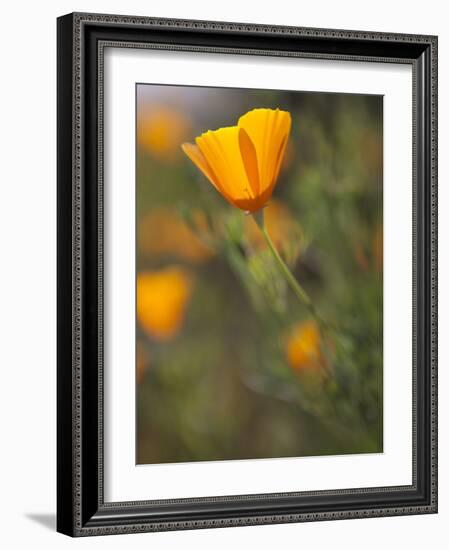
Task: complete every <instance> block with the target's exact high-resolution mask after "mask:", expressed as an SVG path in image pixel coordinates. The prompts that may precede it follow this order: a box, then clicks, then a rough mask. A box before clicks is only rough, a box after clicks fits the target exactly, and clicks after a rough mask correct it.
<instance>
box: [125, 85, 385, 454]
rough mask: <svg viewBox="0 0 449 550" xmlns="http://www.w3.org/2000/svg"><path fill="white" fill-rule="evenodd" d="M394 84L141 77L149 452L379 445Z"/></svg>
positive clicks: (140, 259)
mask: <svg viewBox="0 0 449 550" xmlns="http://www.w3.org/2000/svg"><path fill="white" fill-rule="evenodd" d="M382 153H383V98H382V96H377V95H357V94H332V93H321V92H320V93H313V92H299V91H298V92H297V91H277V90H256V89H233V88H208V87H194V86H164V85H152V84H146V83H142V84H137V85H136V391H137V394H136V395H137V411H136V414H137V434H136V447H137V448H136V456H137V463H138V464H158V463H175V462H195V461H211V460H232V459H256V458H281V457H301V456H320V455H341V454H354V453H379V452H382V450H383V433H382V368H383V365H382V350H383V347H382V333H383V323H382V311H383V299H382V267H383V266H382V263H383V247H382V239H383V237H382V235H383V231H382V190H383V177H382V167H383V160H382Z"/></svg>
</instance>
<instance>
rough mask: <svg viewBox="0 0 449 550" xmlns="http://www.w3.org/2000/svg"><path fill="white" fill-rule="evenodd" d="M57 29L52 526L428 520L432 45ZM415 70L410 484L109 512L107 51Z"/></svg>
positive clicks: (112, 19) (203, 27)
mask: <svg viewBox="0 0 449 550" xmlns="http://www.w3.org/2000/svg"><path fill="white" fill-rule="evenodd" d="M57 28H58V58H57V72H58V75H57V79H58V106H57V108H58V126H57V130H58V168H57V177H58V204H57V208H58V227H57V230H58V248H57V250H58V261H57V265H58V285H57V293H58V296H57V299H58V353H57V357H58V384H57V391H58V400H57V403H58V421H57V434H58V445H57V448H58V468H57V477H58V494H57V530H58V531H60V532H62V533H65V534H67V535H71V536H87V535H103V534H116V533H131V532H143V531H159V530H174V529H196V528H211V527H224V526H239V525H259V524H267V523H284V522H300V521H312V520H329V519H339V518H363V517H373V516H392V515H401V514H418V513H434V512H436V511H437V38H436V37H435V36H422V35H403V34H384V33H375V32H360V31H343V30H328V29H312V28H293V27H272V26H261V25H251V24H238V23H219V22H204V21H181V20H169V19H153V18H147V17H128V16H113V15H96V14H83V13H76V14H69V15H66V16H63V17H60V18H59V19H58V22H57ZM106 43H107V44H111V43H114V44H116V45H117V46H118V47H133V45H134V47H136V44H137V45H138V47H153V48H164V49H169V50H170V49H177V50H186V51H205V52H208V51H214V52H220V51H221V52H223V54H224V55H232V54H242V53H244V54H251V55H270V56H296V57H312V58H319V59H341V60H352V61H354V60H357V61H363V62H367V63H369V62H372V61H375V62H383V63H389V62H390V63H391V62H394V63H407V64H410V65H412V69H413V136H414V143H413V182H411V185H413V197H414V202H413V266H411V268H412V269H413V395H412V396H411V398H412V400H413V483H412V485H410V486H397V487H396V486H395V487H373V488H364V489H347V490H329V491H314V492H303V493H282V494H263V495H260V494H253V495H239V496H232V497H212V496H211V497H205V498H196V499H186V498H180V499H176V500H166V501H142V502H137V503H136V502H116V503H105V502H104V498H103V469H102V465H103V431H102V430H103V408H102V404H103V359H102V349H103V348H102V346H103V342H102V336H103V335H102V326H103V325H102V323H103V318H102V314H103V303H102V299H103V294H102V290H103V286H102V285H103V263H102V261H103V256H102V254H103V249H102V246H103V225H102V221H103V179H102V128H103V126H102V90H103V88H102V86H103V64H102V59H103V58H102V55H103V47H104V45H105V44H106Z"/></svg>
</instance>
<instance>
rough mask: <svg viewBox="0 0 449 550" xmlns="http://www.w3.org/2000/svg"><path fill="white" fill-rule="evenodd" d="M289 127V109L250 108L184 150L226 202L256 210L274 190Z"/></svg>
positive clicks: (185, 146)
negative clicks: (237, 118) (233, 121)
mask: <svg viewBox="0 0 449 550" xmlns="http://www.w3.org/2000/svg"><path fill="white" fill-rule="evenodd" d="M290 127H291V116H290V113H288V112H287V111H280V110H279V109H275V110H274V109H253V110H252V111H249V112H248V113H246V114H245V115H243V116H241V117H240V118H239V121H238V124H237V126H229V127H227V128H219V129H218V130H214V131H211V130H209V131H207V132H205V133H203V134H201V136H199V137H197V138H196V140H195V142H196V144H195V145H194V144H191V143H184V144H183V145H182V149H183V151H184V153H185V154H186V155H187V156H188V157H189V158H190V160H191V161H192V162H193V163H194V164H195V165H196V166H197V168H199V169H200V170H201V172H203V174H204V175H205V176H206V177H207V178H208V180H209V181H210V182H211V183H212V185H213V186H214V187H215V188H216V189H217V191H218V192H219V193H221V194H222V195H223V197H224V198H225V199H226V200H227V201H228V202H229V203H231V204H232V205H233V206H236V207H237V208H241V209H242V210H245V211H247V212H256V211H257V210H260V209H261V208H263V207H264V206H265V205H266V203H267V202H268V201H269V200H270V197H271V195H272V193H273V189H274V187H275V185H276V181H277V178H278V175H279V171H280V168H281V164H282V159H283V157H284V152H285V148H286V146H287V142H288V137H289V135H290Z"/></svg>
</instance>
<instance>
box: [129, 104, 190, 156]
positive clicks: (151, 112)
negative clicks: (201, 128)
mask: <svg viewBox="0 0 449 550" xmlns="http://www.w3.org/2000/svg"><path fill="white" fill-rule="evenodd" d="M189 128H190V122H189V120H188V119H187V118H186V116H185V115H184V114H183V113H181V112H179V111H176V110H174V109H170V108H168V107H165V106H162V105H161V106H157V107H152V108H151V109H148V108H147V109H145V108H144V109H143V110H142V111H140V112H139V116H138V118H137V141H138V143H139V145H140V146H141V147H142V148H143V149H146V150H147V151H148V152H149V153H150V154H151V155H153V156H154V157H156V158H158V159H160V160H165V161H169V160H173V158H174V157H175V155H176V152H177V151H179V149H178V147H179V143H180V142H181V141H183V140H184V139H186V136H187V133H188V131H189Z"/></svg>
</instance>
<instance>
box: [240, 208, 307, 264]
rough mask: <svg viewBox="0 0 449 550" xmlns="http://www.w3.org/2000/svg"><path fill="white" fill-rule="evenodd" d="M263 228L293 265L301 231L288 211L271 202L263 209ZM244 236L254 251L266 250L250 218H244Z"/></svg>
mask: <svg viewBox="0 0 449 550" xmlns="http://www.w3.org/2000/svg"><path fill="white" fill-rule="evenodd" d="M264 214H265V227H266V229H267V231H268V234H269V235H270V238H271V240H272V241H273V244H274V246H275V247H276V248H277V250H279V252H280V253H281V254H282V255H283V256H284V257H287V259H288V260H289V261H290V263H293V262H294V261H295V260H296V259H297V258H298V255H299V253H300V246H301V241H302V231H301V227H300V226H299V224H298V223H297V222H296V220H295V218H294V217H293V215H292V213H291V211H290V209H289V208H288V207H287V206H286V205H285V204H283V203H282V202H280V201H278V200H272V201H270V203H269V204H268V205H267V206H266V208H265V209H264ZM245 236H246V239H247V241H248V244H249V245H250V247H251V248H253V249H255V250H261V249H264V248H267V246H268V245H267V242H266V240H265V238H264V236H263V234H262V233H261V231H260V229H259V227H258V226H257V224H256V222H255V221H254V218H253V217H252V216H248V217H245Z"/></svg>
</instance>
